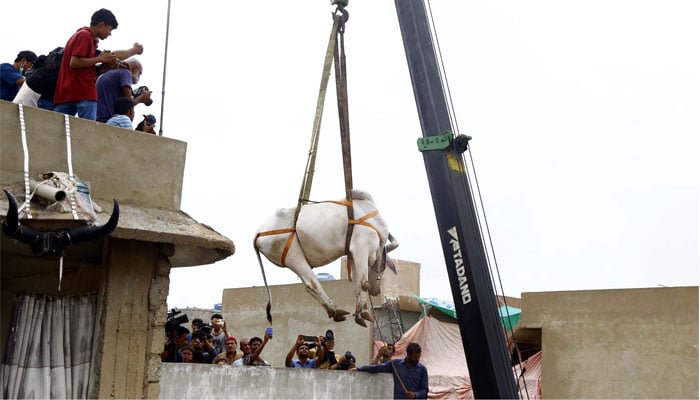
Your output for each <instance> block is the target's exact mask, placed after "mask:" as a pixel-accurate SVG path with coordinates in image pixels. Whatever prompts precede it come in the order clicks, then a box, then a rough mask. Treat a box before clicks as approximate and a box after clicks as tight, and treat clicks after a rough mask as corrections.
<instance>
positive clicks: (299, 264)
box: [288, 259, 350, 321]
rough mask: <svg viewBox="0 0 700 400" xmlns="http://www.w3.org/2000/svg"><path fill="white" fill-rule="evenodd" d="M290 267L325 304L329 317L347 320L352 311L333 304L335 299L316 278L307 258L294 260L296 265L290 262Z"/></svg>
mask: <svg viewBox="0 0 700 400" xmlns="http://www.w3.org/2000/svg"><path fill="white" fill-rule="evenodd" d="M288 268H289V269H291V270H292V271H294V272H295V273H296V274H297V275H298V276H299V278H301V281H302V282H303V283H304V286H306V291H307V292H309V294H311V296H313V298H314V299H316V301H318V302H319V303H320V304H321V305H322V306H323V308H324V309H325V310H326V312H327V313H328V317H329V318H333V320H334V321H345V317H346V315H348V314H350V313H349V312H347V311H345V310H342V309H339V308H336V307H335V304H333V301H332V300H331V299H330V298H329V297H328V295H327V294H326V292H325V291H324V290H323V287H322V286H321V284H320V283H319V282H318V280H317V279H316V275H314V273H313V270H312V269H311V266H310V265H309V264H308V263H307V262H306V260H299V259H297V260H295V261H294V265H292V264H291V263H290V264H289V265H288Z"/></svg>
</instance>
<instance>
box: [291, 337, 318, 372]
mask: <svg viewBox="0 0 700 400" xmlns="http://www.w3.org/2000/svg"><path fill="white" fill-rule="evenodd" d="M305 338H306V337H305V336H304V335H298V336H297V340H296V342H295V343H294V345H293V346H292V348H291V349H290V350H289V353H287V358H286V359H285V360H284V365H285V366H287V368H318V366H319V364H321V361H322V360H323V346H321V338H320V337H319V336H314V343H316V348H317V349H318V350H317V353H316V357H314V358H311V359H309V343H307V342H306V341H305ZM295 352H296V355H297V359H296V360H292V357H294V353H295Z"/></svg>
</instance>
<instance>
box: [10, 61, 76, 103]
mask: <svg viewBox="0 0 700 400" xmlns="http://www.w3.org/2000/svg"><path fill="white" fill-rule="evenodd" d="M62 57H63V47H56V48H55V49H53V50H51V51H50V52H49V54H47V55H43V54H42V55H40V56H39V58H37V60H36V62H34V65H32V68H31V69H30V70H29V71H27V74H26V80H25V81H24V85H22V87H21V88H19V92H18V93H17V96H15V99H14V100H12V102H13V103H16V104H22V105H25V106H31V107H39V108H43V109H45V110H53V108H54V107H55V106H54V104H53V94H54V91H55V90H56V81H57V80H58V68H59V67H60V66H61V58H62Z"/></svg>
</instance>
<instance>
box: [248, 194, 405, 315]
mask: <svg viewBox="0 0 700 400" xmlns="http://www.w3.org/2000/svg"><path fill="white" fill-rule="evenodd" d="M352 199H353V201H352V205H353V212H354V215H353V216H354V218H353V220H352V221H350V222H351V223H352V224H353V232H352V238H351V240H350V246H349V255H348V265H352V267H351V269H352V275H349V276H351V277H352V281H353V282H354V284H355V298H356V306H355V314H354V316H355V322H357V323H358V324H360V325H362V326H366V324H365V322H364V320H368V321H374V319H373V317H372V314H371V313H370V312H369V308H368V306H367V300H368V299H367V292H368V291H369V293H370V294H371V295H377V294H379V283H378V279H379V274H380V273H381V272H382V271H383V270H384V267H385V266H389V267H390V268H391V269H392V270H393V271H394V272H396V270H395V268H394V266H393V263H392V262H391V260H390V259H389V257H387V256H386V253H387V252H389V251H391V250H393V249H395V248H396V247H397V246H398V242H396V240H395V239H394V237H393V236H391V234H390V233H389V229H388V228H387V226H386V222H385V221H384V219H383V218H382V217H381V216H380V215H379V213H378V211H377V207H376V206H375V205H374V200H373V199H372V196H371V195H370V194H369V193H367V192H365V191H362V190H357V189H353V190H352ZM346 204H347V203H346V202H345V201H344V200H340V201H329V202H321V203H314V204H307V205H304V206H303V207H302V208H301V210H300V212H299V217H298V218H297V222H296V226H294V213H295V211H296V209H294V208H284V209H279V210H277V212H275V214H274V215H273V216H272V217H270V218H269V219H268V220H267V221H266V222H265V223H264V224H263V225H262V226H261V227H260V229H258V231H257V234H256V236H255V240H254V247H255V251H256V253H257V255H258V261H259V262H260V268H261V269H262V259H261V258H260V253H263V254H264V255H265V257H266V258H267V259H268V260H270V261H271V262H272V263H273V264H275V265H277V266H279V267H287V268H289V269H291V270H292V271H294V272H295V273H296V274H297V275H299V277H300V278H301V280H302V282H303V283H304V285H306V290H307V291H308V292H309V293H310V294H311V295H312V296H313V297H314V298H315V299H316V300H317V301H318V302H319V303H321V305H322V306H323V308H324V309H325V310H326V312H327V313H328V317H329V318H333V319H334V320H335V321H343V320H345V318H346V315H348V314H349V313H348V312H347V311H344V310H341V309H338V308H336V307H335V305H334V304H333V301H332V300H331V299H330V298H329V297H328V295H327V294H326V293H325V292H324V290H323V288H322V287H321V285H320V284H319V283H318V280H316V276H315V275H314V273H313V271H312V268H316V267H322V266H324V265H327V264H329V263H331V262H332V261H334V260H337V259H338V258H340V257H342V256H343V255H345V245H346V243H345V242H346V235H347V230H348V222H349V221H348V215H347V205H346ZM387 240H388V241H389V243H387ZM351 260H352V262H351ZM370 267H372V268H370ZM263 276H264V270H263ZM266 285H267V283H266ZM268 296H269V289H268ZM268 319H270V320H271V316H270V303H268Z"/></svg>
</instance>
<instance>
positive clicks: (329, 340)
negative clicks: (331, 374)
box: [318, 329, 340, 369]
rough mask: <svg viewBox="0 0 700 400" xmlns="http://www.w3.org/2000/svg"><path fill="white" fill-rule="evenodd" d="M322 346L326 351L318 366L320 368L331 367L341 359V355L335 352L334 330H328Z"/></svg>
mask: <svg viewBox="0 0 700 400" xmlns="http://www.w3.org/2000/svg"><path fill="white" fill-rule="evenodd" d="M320 348H323V352H324V353H325V354H324V356H323V357H322V361H321V365H319V366H318V367H319V368H320V369H330V368H331V367H332V366H333V365H335V364H336V363H337V362H338V360H340V356H338V355H336V354H335V336H334V335H333V331H332V330H330V329H329V330H327V331H326V335H325V336H324V337H322V338H321V346H320Z"/></svg>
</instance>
